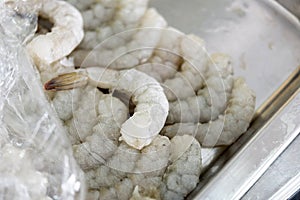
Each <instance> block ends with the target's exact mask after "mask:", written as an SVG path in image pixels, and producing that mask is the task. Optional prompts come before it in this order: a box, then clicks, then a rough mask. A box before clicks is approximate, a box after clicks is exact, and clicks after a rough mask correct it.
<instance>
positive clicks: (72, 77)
mask: <svg viewBox="0 0 300 200" xmlns="http://www.w3.org/2000/svg"><path fill="white" fill-rule="evenodd" d="M87 84H90V85H93V86H95V87H100V88H106V89H110V90H118V91H122V92H125V93H126V94H128V95H132V97H131V99H132V101H133V103H134V104H135V105H136V108H135V112H134V114H133V116H132V117H130V118H129V119H128V120H127V121H125V122H124V123H123V124H122V126H121V135H122V136H121V137H120V140H124V141H125V142H126V143H127V144H128V145H130V146H132V147H134V148H136V149H142V148H143V147H145V146H147V145H149V144H150V143H151V142H152V140H153V139H154V138H155V137H156V136H157V135H158V134H159V132H160V130H161V129H162V128H163V126H164V124H165V121H166V118H167V115H168V110H169V103H168V100H167V98H166V96H165V95H164V93H163V89H162V87H161V86H160V84H159V83H158V82H157V81H155V80H154V79H153V78H151V77H149V76H147V75H146V74H144V73H142V72H139V71H137V70H134V69H131V70H123V71H114V70H105V69H102V68H98V67H91V68H87V69H85V70H83V71H78V72H73V73H68V74H63V75H60V76H58V77H56V78H54V79H52V80H50V81H49V82H48V83H46V84H45V88H46V89H47V90H68V89H73V88H76V87H81V86H84V85H87Z"/></svg>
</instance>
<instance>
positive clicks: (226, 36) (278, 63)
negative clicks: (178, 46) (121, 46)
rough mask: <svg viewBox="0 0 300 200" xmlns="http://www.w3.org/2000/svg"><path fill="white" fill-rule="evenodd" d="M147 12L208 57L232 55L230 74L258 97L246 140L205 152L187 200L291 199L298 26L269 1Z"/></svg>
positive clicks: (168, 6) (298, 106)
mask: <svg viewBox="0 0 300 200" xmlns="http://www.w3.org/2000/svg"><path fill="white" fill-rule="evenodd" d="M290 2H291V1H290ZM296 2H297V0H296ZM298 2H299V1H298ZM151 4H152V6H154V7H156V8H157V9H158V10H159V11H160V12H161V13H162V14H163V15H164V16H165V18H166V19H167V21H168V22H169V25H171V26H174V27H176V28H178V29H180V30H182V31H184V32H186V33H194V34H196V35H199V36H200V37H202V38H203V39H204V40H205V41H206V46H207V49H208V51H209V52H211V53H212V52H224V53H227V54H229V55H231V56H232V58H233V64H234V66H235V68H234V70H235V74H236V75H238V76H243V77H245V78H246V81H247V83H248V84H249V85H250V87H251V88H252V89H253V90H254V91H255V92H256V94H257V112H256V116H255V118H254V120H253V123H252V125H251V127H250V129H249V130H248V132H247V133H246V134H245V135H244V136H243V137H241V138H240V139H239V141H238V142H236V143H235V144H234V145H232V146H231V147H228V148H216V149H204V150H203V162H204V173H203V175H202V177H201V182H200V184H199V185H198V187H197V189H196V190H195V191H194V192H193V193H192V194H190V196H189V197H188V199H240V198H243V199H267V198H271V197H272V198H273V199H276V198H277V199H282V198H279V197H285V196H284V195H286V196H287V195H290V194H292V193H293V192H295V191H296V189H298V188H299V187H300V173H299V172H300V156H299V152H300V146H299V145H297V144H299V143H300V137H297V135H298V133H299V132H300V94H299V90H298V88H299V86H300V77H299V74H300V72H299V71H300V23H299V20H298V19H297V18H296V17H295V16H294V15H293V14H292V13H290V12H289V11H288V10H286V9H285V8H284V7H283V6H281V5H280V4H279V3H277V2H276V1H273V0H252V1H247V0H201V1H199V0H189V1H182V0H160V1H158V0H153V1H152V2H151ZM299 5H300V4H299ZM285 7H287V8H289V5H285ZM291 10H292V9H291ZM295 14H297V13H296V12H295ZM286 120H288V121H286ZM295 153H296V155H293V154H295ZM282 162H284V164H282ZM290 165H293V166H292V167H291V166H290ZM283 173H284V175H282V174H283ZM292 177H293V178H292ZM273 180H276V181H273ZM297 186H299V187H297ZM275 191H276V192H277V193H275Z"/></svg>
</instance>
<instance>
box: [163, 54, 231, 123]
mask: <svg viewBox="0 0 300 200" xmlns="http://www.w3.org/2000/svg"><path fill="white" fill-rule="evenodd" d="M232 74H233V70H232V66H231V60H230V57H229V56H227V55H224V54H220V53H218V54H213V55H211V61H210V63H209V65H208V69H207V72H205V74H204V78H205V87H204V88H203V89H200V90H198V91H197V95H194V96H191V97H188V98H186V99H183V100H178V101H175V102H172V103H170V111H169V115H168V119H167V123H168V124H173V123H180V122H181V123H185V122H199V121H200V122H207V121H210V120H215V119H216V118H217V117H218V116H219V115H220V114H222V113H223V112H224V110H225V109H226V106H227V102H228V99H229V97H230V94H231V90H232V87H233V76H232ZM198 76H200V77H201V75H200V74H198ZM189 80H190V79H189Z"/></svg>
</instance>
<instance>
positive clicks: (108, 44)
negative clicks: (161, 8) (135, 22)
mask: <svg viewBox="0 0 300 200" xmlns="http://www.w3.org/2000/svg"><path fill="white" fill-rule="evenodd" d="M164 27H166V21H165V20H164V18H163V17H162V16H161V15H159V14H158V13H157V11H156V10H155V9H148V10H147V11H146V13H145V14H144V16H143V17H142V19H141V22H140V24H139V26H138V27H135V29H129V30H125V31H124V32H121V33H119V34H116V35H113V36H112V37H110V38H108V39H107V40H105V41H103V42H102V43H97V41H95V40H96V39H95V38H94V37H92V38H91V42H92V43H93V45H94V47H95V48H94V49H93V50H91V49H78V50H75V51H74V52H73V53H72V56H73V57H74V61H75V65H76V66H81V67H90V66H99V67H108V66H109V67H111V68H113V69H128V68H132V67H134V66H136V65H138V64H140V63H142V62H143V61H145V60H148V59H149V58H150V57H151V55H152V52H153V48H154V47H155V46H156V45H157V43H158V42H159V39H160V36H161V31H162V30H161V28H164ZM128 36H130V39H126V40H125V39H124V38H126V37H128ZM145 38H147V39H146V40H145ZM123 40H124V41H123Z"/></svg>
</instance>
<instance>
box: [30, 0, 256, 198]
mask: <svg viewBox="0 0 300 200" xmlns="http://www.w3.org/2000/svg"><path fill="white" fill-rule="evenodd" d="M41 2H42V7H41V9H40V11H39V15H40V16H42V17H43V18H47V19H49V21H50V22H52V23H53V27H52V28H51V30H49V31H48V32H47V31H46V33H45V32H43V33H39V32H37V33H36V35H35V37H34V38H33V40H32V41H30V42H29V43H28V44H27V49H28V52H29V54H30V55H31V57H32V60H33V62H34V64H35V65H36V67H37V68H38V70H39V72H40V76H41V82H42V83H43V84H45V86H44V87H45V90H46V91H45V92H46V93H47V95H48V99H49V101H50V102H51V103H52V105H53V107H54V108H55V110H56V112H57V114H58V116H59V118H60V119H61V121H62V123H63V125H64V127H65V128H66V129H67V132H68V138H69V139H70V141H71V143H72V145H73V150H74V156H75V159H76V160H77V162H78V164H79V165H80V167H81V169H82V170H83V171H84V172H85V175H86V180H87V185H88V193H87V199H124V200H125V199H184V198H185V197H186V196H187V195H188V194H189V193H190V192H191V191H192V190H193V189H194V188H195V187H196V185H197V183H198V182H199V177H200V174H201V169H202V160H201V147H217V146H224V145H230V144H232V143H233V142H235V141H236V140H237V139H238V138H239V137H240V136H241V134H243V133H244V132H245V131H246V130H247V128H248V126H249V124H250V122H251V119H252V117H253V114H254V111H255V94H254V92H253V91H252V90H251V89H250V88H249V87H248V86H247V84H246V83H245V81H244V79H243V78H235V77H234V76H233V67H232V62H231V60H230V57H229V56H227V55H225V54H222V53H215V54H212V55H209V54H208V53H207V51H206V50H205V44H204V41H203V40H202V39H200V38H199V37H197V36H195V35H186V34H184V33H182V32H180V31H178V30H176V29H174V28H172V27H169V26H168V25H167V22H166V21H165V20H164V18H163V17H162V16H161V15H160V14H159V13H158V12H157V11H156V10H155V9H153V8H148V7H147V4H148V1H147V0H139V1H135V0H87V1H86V0H66V1H58V0H48V1H46V0H41ZM72 5H73V6H72ZM75 7H76V8H77V9H78V10H77V9H76V8H75Z"/></svg>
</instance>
